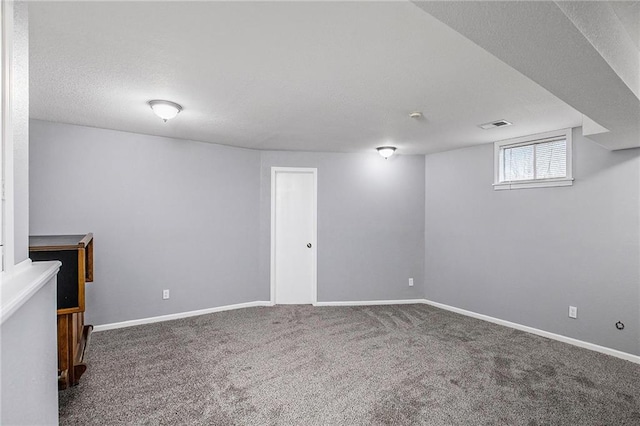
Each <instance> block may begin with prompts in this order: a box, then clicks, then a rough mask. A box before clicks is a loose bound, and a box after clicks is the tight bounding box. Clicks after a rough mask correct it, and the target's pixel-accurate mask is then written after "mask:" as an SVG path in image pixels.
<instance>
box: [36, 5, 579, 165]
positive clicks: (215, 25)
mask: <svg viewBox="0 0 640 426" xmlns="http://www.w3.org/2000/svg"><path fill="white" fill-rule="evenodd" d="M29 8H30V13H29V17H30V49H31V50H30V93H31V95H30V108H31V117H32V118H35V119H41V120H49V121H57V122H64V123H72V124H80V125H86V126H94V127H101V128H108V129H117V130H124V131H131V132H139V133H146V134H153V135H162V136H170V137H176V138H183V139H191V140H198V141H205V142H212V143H218V144H225V145H234V146H241V147H247V148H258V149H283V150H284V149H286V150H306V151H335V152H364V151H367V150H372V149H373V148H375V147H376V146H379V145H382V144H393V145H396V146H398V147H399V152H401V153H405V154H410V153H431V152H438V151H443V150H448V149H454V148H459V147H463V146H469V145H473V144H479V143H487V142H492V141H495V140H500V139H506V138H511V137H516V136H522V135H526V134H531V133H537V132H543V131H548V130H554V129H559V128H565V127H573V126H579V125H581V123H582V115H581V113H579V112H578V111H576V110H575V109H573V108H572V107H570V106H568V105H567V104H566V103H564V102H563V101H561V100H560V99H558V98H557V97H555V96H554V95H552V94H551V93H549V92H548V91H547V90H545V89H543V88H542V87H540V86H539V85H538V84H536V83H534V82H533V81H531V80H530V79H529V78H527V77H525V76H523V75H522V74H520V73H519V72H517V71H515V70H514V69H512V68H511V67H509V66H507V65H506V64H505V63H503V62H501V61H500V60H498V59H497V58H495V57H494V56H492V55H491V54H489V53H487V52H486V51H485V50H483V49H482V48H480V47H478V46H477V45H476V44H474V43H472V42H471V41H469V40H468V39H466V38H464V37H463V36H461V35H460V34H458V33H457V32H455V31H454V30H452V29H450V28H449V27H447V26H446V25H444V24H442V23H441V22H440V21H438V20H436V19H435V18H433V17H432V16H431V15H429V14H428V13H426V12H424V11H423V10H421V9H419V8H418V7H416V6H415V5H413V4H412V3H409V2H389V3H378V2H357V3H356V2H328V3H327V2H322V3H317V2H300V3H296V2H262V3H244V2H235V3H223V2H194V3H191V2H189V3H184V2H183V3H178V2H175V3H172V2H139V3H135V2H108V3H100V2H80V3H78V2H74V3H64V2H42V3H38V2H31V3H30V4H29ZM151 99H168V100H172V101H175V102H178V103H180V104H182V105H183V107H184V111H183V112H182V113H181V114H180V115H179V116H178V117H177V118H176V119H174V120H171V121H169V122H167V123H163V122H162V121H161V120H160V119H159V118H157V117H156V116H154V115H153V114H152V112H151V110H150V109H149V107H148V106H147V104H146V102H147V101H149V100H151ZM414 110H419V111H423V113H424V119H421V120H415V119H411V118H409V113H410V112H412V111H414ZM497 119H506V120H508V121H511V122H513V123H514V125H513V126H511V127H506V128H500V129H493V130H481V129H479V128H478V127H477V125H478V124H481V123H485V122H488V121H493V120H497Z"/></svg>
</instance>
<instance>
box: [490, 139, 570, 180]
mask: <svg viewBox="0 0 640 426" xmlns="http://www.w3.org/2000/svg"><path fill="white" fill-rule="evenodd" d="M500 160H501V161H500V162H501V164H500V177H499V182H518V181H527V180H538V179H554V178H564V177H566V176H567V140H566V139H560V140H553V141H546V142H540V143H532V144H528V145H516V146H505V147H503V148H502V149H501V153H500Z"/></svg>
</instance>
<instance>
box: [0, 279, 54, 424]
mask: <svg viewBox="0 0 640 426" xmlns="http://www.w3.org/2000/svg"><path fill="white" fill-rule="evenodd" d="M0 341H1V344H0V348H1V356H0V362H1V365H0V370H1V371H2V374H1V375H0V377H1V384H0V386H2V399H1V400H0V406H1V407H2V411H1V414H0V424H3V425H30V426H33V425H57V424H58V378H57V377H58V353H57V347H58V346H57V344H56V280H55V278H53V279H51V280H50V281H49V282H48V283H46V284H45V285H44V286H43V287H42V288H40V290H38V291H37V292H36V293H35V294H34V295H33V296H32V297H31V298H30V299H29V300H28V301H26V302H25V304H24V305H22V306H21V307H20V308H19V309H18V310H17V311H16V312H14V313H13V315H11V317H9V318H8V319H7V320H6V321H5V322H4V323H3V324H2V328H1V329H0Z"/></svg>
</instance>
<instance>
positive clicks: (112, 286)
mask: <svg viewBox="0 0 640 426" xmlns="http://www.w3.org/2000/svg"><path fill="white" fill-rule="evenodd" d="M158 125H159V126H162V125H163V123H162V122H161V121H160V120H158ZM30 130H31V160H30V165H31V167H30V178H31V194H30V200H31V219H30V221H31V234H32V235H46V234H82V233H86V232H93V234H94V239H95V240H94V241H95V249H94V250H95V252H94V258H95V271H94V282H93V283H88V284H87V286H86V291H87V312H86V316H87V323H89V324H94V325H99V324H106V323H113V322H119V321H126V320H132V319H139V318H147V317H153V316H159V315H166V314H172V313H179V312H186V311H192V310H198V309H205V308H211V307H216V306H223V305H231V304H235V303H241V302H246V301H254V300H259V299H260V298H261V297H263V293H264V292H261V291H259V289H258V285H259V284H258V283H259V280H258V244H257V242H258V223H259V221H258V211H259V199H260V194H259V191H260V181H259V180H260V154H259V153H258V152H256V151H250V150H245V149H238V148H228V147H224V146H220V145H213V144H208V143H199V142H191V141H185V140H176V139H168V138H162V137H156V136H148V135H141V134H134V133H126V132H118V131H112V130H103V129H95V128H88V127H81V126H73V125H67V124H57V123H50V122H44V121H32V122H31V129H30ZM163 289H169V290H170V299H168V300H163V299H162V290H163Z"/></svg>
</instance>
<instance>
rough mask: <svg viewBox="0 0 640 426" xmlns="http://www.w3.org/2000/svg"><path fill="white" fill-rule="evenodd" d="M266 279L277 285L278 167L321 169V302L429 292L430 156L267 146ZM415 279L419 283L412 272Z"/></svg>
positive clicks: (264, 189)
mask: <svg viewBox="0 0 640 426" xmlns="http://www.w3.org/2000/svg"><path fill="white" fill-rule="evenodd" d="M261 158H262V171H261V178H262V182H261V200H260V278H261V280H262V281H261V283H262V285H261V289H263V293H262V298H263V299H265V298H266V299H265V300H268V298H269V288H270V287H269V286H270V281H269V279H270V272H269V271H270V241H271V240H270V238H271V236H270V234H271V167H311V168H317V170H318V241H317V250H318V251H317V253H318V297H317V300H318V301H319V302H334V301H369V300H398V299H416V298H421V297H422V295H423V291H424V289H423V282H424V280H423V273H424V157H423V156H421V155H420V156H417V155H416V156H411V155H410V156H403V155H397V156H393V157H391V158H389V159H388V160H385V159H383V158H382V157H380V156H379V155H378V154H377V153H375V151H374V152H372V153H371V154H336V153H311V152H283V151H265V152H262V153H261ZM409 278H414V282H415V284H414V287H409V285H408V279H409Z"/></svg>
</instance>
